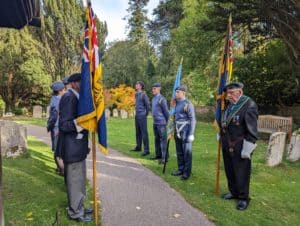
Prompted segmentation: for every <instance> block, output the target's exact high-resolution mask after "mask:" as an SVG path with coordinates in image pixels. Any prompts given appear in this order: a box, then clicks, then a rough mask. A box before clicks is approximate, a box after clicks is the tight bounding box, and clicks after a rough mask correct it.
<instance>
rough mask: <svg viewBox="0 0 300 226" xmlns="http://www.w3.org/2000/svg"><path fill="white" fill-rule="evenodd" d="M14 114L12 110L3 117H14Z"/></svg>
mask: <svg viewBox="0 0 300 226" xmlns="http://www.w3.org/2000/svg"><path fill="white" fill-rule="evenodd" d="M13 116H15V114H14V113H12V112H7V113H5V114H4V115H3V117H13Z"/></svg>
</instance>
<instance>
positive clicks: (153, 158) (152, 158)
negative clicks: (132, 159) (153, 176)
mask: <svg viewBox="0 0 300 226" xmlns="http://www.w3.org/2000/svg"><path fill="white" fill-rule="evenodd" d="M150 159H151V160H158V159H161V157H158V156H155V157H151V158H150Z"/></svg>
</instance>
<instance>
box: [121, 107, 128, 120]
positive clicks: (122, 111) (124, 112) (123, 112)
mask: <svg viewBox="0 0 300 226" xmlns="http://www.w3.org/2000/svg"><path fill="white" fill-rule="evenodd" d="M120 115H121V118H122V119H126V118H128V113H127V111H125V110H123V109H121V112H120Z"/></svg>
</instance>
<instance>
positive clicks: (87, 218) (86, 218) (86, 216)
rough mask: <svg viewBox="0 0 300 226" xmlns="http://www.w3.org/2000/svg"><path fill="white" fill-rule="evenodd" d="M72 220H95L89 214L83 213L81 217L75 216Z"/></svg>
mask: <svg viewBox="0 0 300 226" xmlns="http://www.w3.org/2000/svg"><path fill="white" fill-rule="evenodd" d="M72 220H76V221H78V222H91V221H93V218H92V217H91V216H89V215H83V216H81V217H78V218H75V219H72Z"/></svg>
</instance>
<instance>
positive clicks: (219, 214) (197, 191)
mask: <svg viewBox="0 0 300 226" xmlns="http://www.w3.org/2000/svg"><path fill="white" fill-rule="evenodd" d="M22 120H23V121H22V122H26V123H31V124H38V123H40V124H41V125H45V120H44V121H42V120H35V119H34V120H31V119H26V120H24V119H22ZM151 123H152V120H151V119H149V120H148V131H149V136H150V151H151V155H150V156H147V157H145V158H142V157H141V156H140V153H136V152H130V151H129V150H130V149H132V148H133V147H134V146H135V129H134V120H133V119H126V120H125V119H124V120H122V119H115V118H111V119H110V120H109V121H108V122H107V131H108V144H109V147H110V148H113V149H116V150H119V151H120V152H122V153H124V154H125V155H128V156H131V157H133V158H136V159H137V160H138V161H140V162H141V163H142V164H143V165H144V166H146V167H148V168H149V169H151V170H152V171H153V172H154V173H155V174H157V175H158V176H160V177H162V179H164V180H165V181H167V182H168V183H169V184H170V186H171V187H173V188H174V189H176V190H177V191H178V192H180V193H181V194H182V196H183V197H184V198H185V199H186V200H187V201H188V202H189V203H191V205H193V206H194V207H196V208H198V209H199V210H201V211H203V212H204V213H205V214H206V215H207V217H208V218H209V219H210V220H211V221H213V222H215V223H216V225H228V226H234V225H246V226H247V225H249V226H250V225H251V226H254V225H257V226H268V225H270V226H276V225H278V226H281V225H289V226H290V225H291V226H293V225H299V222H300V204H299V203H300V189H299V187H300V186H299V183H300V162H299V161H298V162H296V163H290V162H287V161H283V163H282V164H281V165H280V166H277V167H274V168H271V167H267V166H266V165H265V152H266V148H267V142H266V141H259V142H258V148H257V150H256V151H255V153H254V155H253V161H252V178H251V186H250V195H251V199H252V200H251V203H250V206H249V208H248V209H247V210H246V211H243V212H241V211H237V210H236V209H235V201H227V200H222V199H221V198H220V197H219V196H217V195H215V193H214V190H215V172H216V170H215V168H216V167H215V165H216V164H215V163H216V156H217V143H216V132H215V130H214V128H213V127H212V124H211V123H203V122H198V124H197V128H196V134H195V137H196V140H195V142H194V143H193V168H192V175H191V177H190V179H189V180H188V181H181V180H179V178H178V177H173V176H171V175H170V173H171V171H173V170H175V169H176V167H177V162H176V155H175V148H174V141H172V142H171V145H170V161H169V162H168V165H167V169H166V174H162V166H161V165H158V164H157V162H156V161H152V160H150V159H149V158H150V157H151V156H153V154H154V142H153V141H154V138H153V130H152V124H151ZM44 148H46V147H44ZM47 149H48V148H47ZM35 152H36V153H40V152H38V151H37V150H34V152H33V153H35ZM48 158H50V157H48ZM51 164H52V163H51ZM21 166H22V164H21ZM52 167H54V166H53V165H52ZM14 168H15V167H13V170H15V169H14ZM5 170H7V167H6V169H5ZM48 170H49V169H48ZM52 170H53V169H52ZM25 171H27V169H26V170H25ZM5 172H6V171H5ZM50 174H52V173H51V172H50ZM43 175H44V174H43ZM52 176H53V177H54V178H56V179H55V180H59V179H60V178H59V177H58V176H56V175H55V174H53V175H52ZM57 177H58V178H57ZM51 181H52V180H51ZM51 181H50V182H51ZM59 186H62V185H59ZM44 190H46V191H47V190H48V189H44ZM225 192H227V188H226V179H225V174H224V169H223V163H222V162H221V174H220V193H225ZM16 200H17V199H16ZM39 200H41V198H39ZM62 200H65V197H64V196H62V198H60V201H57V202H53V203H57V204H58V205H59V208H61V210H62V209H63V206H64V203H63V201H62ZM31 203H32V205H33V204H35V202H34V201H32V202H31ZM59 203H60V204H59ZM52 205H53V204H52ZM5 208H6V209H5V212H6V213H8V214H9V213H10V211H13V208H12V209H9V210H7V208H9V207H7V206H6V207H5ZM29 211H30V210H28V211H27V212H29ZM24 213H25V212H24ZM49 213H50V212H49ZM54 213H55V209H53V210H52V211H51V214H52V215H53V214H54ZM24 216H25V217H26V215H24V214H23V215H22V217H23V219H24ZM51 217H52V218H51V220H52V219H54V218H53V216H51ZM49 219H50V218H49ZM49 221H50V220H49Z"/></svg>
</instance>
